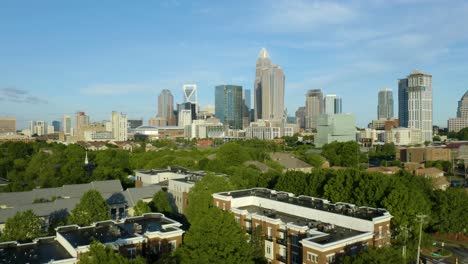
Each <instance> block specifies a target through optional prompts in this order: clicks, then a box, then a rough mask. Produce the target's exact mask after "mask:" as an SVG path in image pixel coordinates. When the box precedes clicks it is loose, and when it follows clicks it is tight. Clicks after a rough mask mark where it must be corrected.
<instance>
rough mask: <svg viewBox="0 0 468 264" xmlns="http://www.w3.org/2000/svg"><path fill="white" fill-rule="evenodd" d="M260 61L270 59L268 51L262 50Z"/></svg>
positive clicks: (259, 55) (259, 56)
mask: <svg viewBox="0 0 468 264" xmlns="http://www.w3.org/2000/svg"><path fill="white" fill-rule="evenodd" d="M258 58H259V59H269V58H270V55H269V54H268V51H267V50H266V49H265V48H262V50H261V51H260V53H259V54H258Z"/></svg>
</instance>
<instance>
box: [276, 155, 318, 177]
mask: <svg viewBox="0 0 468 264" xmlns="http://www.w3.org/2000/svg"><path fill="white" fill-rule="evenodd" d="M270 157H271V159H272V160H273V161H276V162H278V163H279V164H280V165H281V166H283V168H284V170H283V171H284V172H286V171H302V172H306V173H309V172H311V171H312V169H313V168H314V167H313V166H312V165H310V164H308V163H306V162H304V161H302V160H300V159H298V158H296V157H294V155H293V154H291V153H281V152H275V153H271V154H270Z"/></svg>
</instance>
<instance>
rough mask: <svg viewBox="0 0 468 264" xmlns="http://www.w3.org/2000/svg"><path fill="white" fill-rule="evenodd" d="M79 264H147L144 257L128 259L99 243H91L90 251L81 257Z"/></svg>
mask: <svg viewBox="0 0 468 264" xmlns="http://www.w3.org/2000/svg"><path fill="white" fill-rule="evenodd" d="M78 263H79V264H101V263H108V264H145V263H146V261H145V259H143V258H142V257H137V258H136V259H127V258H125V257H124V256H122V255H120V254H119V253H118V252H115V251H114V250H113V249H112V248H111V247H109V246H104V245H102V244H101V243H99V242H97V241H93V242H91V245H90V247H89V251H88V252H86V253H84V254H83V255H81V256H80V261H79V262H78Z"/></svg>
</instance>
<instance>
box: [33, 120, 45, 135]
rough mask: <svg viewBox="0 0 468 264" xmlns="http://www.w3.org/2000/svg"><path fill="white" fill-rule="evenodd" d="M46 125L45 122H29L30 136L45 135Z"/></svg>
mask: <svg viewBox="0 0 468 264" xmlns="http://www.w3.org/2000/svg"><path fill="white" fill-rule="evenodd" d="M48 128H49V127H48V125H47V122H45V121H30V122H29V132H30V135H31V136H44V135H47V134H48V133H49V132H48Z"/></svg>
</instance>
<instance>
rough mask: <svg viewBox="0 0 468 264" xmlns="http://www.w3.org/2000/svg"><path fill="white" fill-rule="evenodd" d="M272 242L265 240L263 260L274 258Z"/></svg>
mask: <svg viewBox="0 0 468 264" xmlns="http://www.w3.org/2000/svg"><path fill="white" fill-rule="evenodd" d="M273 251H274V249H273V242H271V241H268V240H265V258H267V259H273V256H274V252H273Z"/></svg>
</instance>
